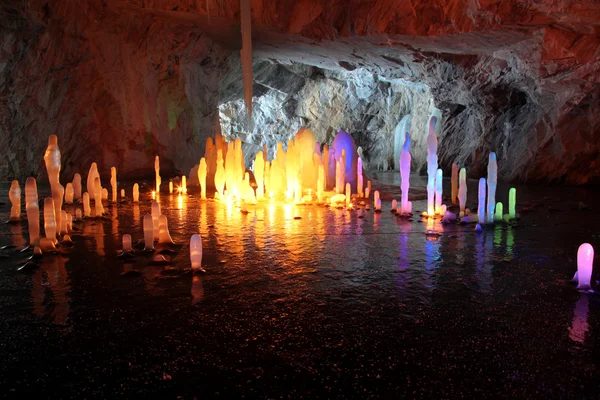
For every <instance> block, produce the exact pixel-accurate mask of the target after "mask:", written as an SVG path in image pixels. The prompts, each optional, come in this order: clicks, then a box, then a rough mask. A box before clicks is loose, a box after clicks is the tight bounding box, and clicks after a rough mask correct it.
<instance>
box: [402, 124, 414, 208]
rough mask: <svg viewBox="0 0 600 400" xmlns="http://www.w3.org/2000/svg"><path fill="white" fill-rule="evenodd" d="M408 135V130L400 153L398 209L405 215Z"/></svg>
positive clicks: (408, 179)
mask: <svg viewBox="0 0 600 400" xmlns="http://www.w3.org/2000/svg"><path fill="white" fill-rule="evenodd" d="M411 158H412V157H411V155H410V135H409V133H408V132H406V133H405V136H404V145H403V146H402V153H401V154H400V191H401V198H400V209H401V211H402V212H401V214H402V215H406V214H409V213H410V212H409V211H408V191H409V190H410V162H411Z"/></svg>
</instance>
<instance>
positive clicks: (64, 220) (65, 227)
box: [60, 210, 69, 234]
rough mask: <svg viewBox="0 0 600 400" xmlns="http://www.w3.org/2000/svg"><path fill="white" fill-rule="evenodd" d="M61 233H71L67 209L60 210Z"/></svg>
mask: <svg viewBox="0 0 600 400" xmlns="http://www.w3.org/2000/svg"><path fill="white" fill-rule="evenodd" d="M60 233H61V234H63V233H69V223H68V217H67V212H66V211H65V210H62V211H61V212H60Z"/></svg>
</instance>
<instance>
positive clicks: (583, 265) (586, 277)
mask: <svg viewBox="0 0 600 400" xmlns="http://www.w3.org/2000/svg"><path fill="white" fill-rule="evenodd" d="M593 264H594V248H593V247H592V245H591V244H589V243H584V244H582V245H581V246H579V249H578V250H577V275H576V276H577V289H578V290H590V289H591V288H592V286H591V279H592V269H593Z"/></svg>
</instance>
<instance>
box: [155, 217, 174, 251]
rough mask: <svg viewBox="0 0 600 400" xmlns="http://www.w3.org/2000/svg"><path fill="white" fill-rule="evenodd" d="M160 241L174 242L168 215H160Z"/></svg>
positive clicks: (164, 242)
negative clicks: (170, 232)
mask: <svg viewBox="0 0 600 400" xmlns="http://www.w3.org/2000/svg"><path fill="white" fill-rule="evenodd" d="M158 243H159V244H173V243H174V242H173V239H171V235H170V234H169V223H168V221H167V217H166V216H164V215H161V216H160V217H158Z"/></svg>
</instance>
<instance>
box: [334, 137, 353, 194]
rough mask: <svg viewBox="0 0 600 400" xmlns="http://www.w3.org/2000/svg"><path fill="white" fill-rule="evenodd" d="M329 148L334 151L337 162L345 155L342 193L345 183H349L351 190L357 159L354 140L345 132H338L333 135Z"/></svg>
mask: <svg viewBox="0 0 600 400" xmlns="http://www.w3.org/2000/svg"><path fill="white" fill-rule="evenodd" d="M331 146H332V148H333V149H335V157H336V158H337V159H338V160H341V158H342V156H343V155H345V157H344V162H343V163H342V171H343V173H344V175H343V176H344V181H343V182H341V185H342V187H341V190H342V192H343V190H344V185H345V184H346V182H349V183H350V185H351V186H352V187H353V188H354V187H356V167H357V163H358V158H357V152H356V144H355V143H354V138H353V137H352V136H351V135H350V134H348V133H347V132H344V131H339V132H338V134H337V135H335V138H334V139H333V143H332V145H331ZM330 150H331V149H330ZM342 192H340V193H342Z"/></svg>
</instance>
